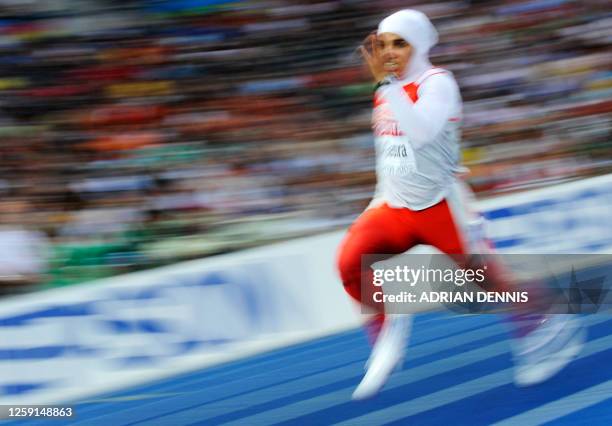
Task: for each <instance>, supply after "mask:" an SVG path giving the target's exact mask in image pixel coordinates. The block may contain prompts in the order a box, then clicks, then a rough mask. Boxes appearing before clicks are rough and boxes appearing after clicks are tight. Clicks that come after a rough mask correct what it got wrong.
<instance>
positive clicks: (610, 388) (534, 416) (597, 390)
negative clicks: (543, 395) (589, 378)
mask: <svg viewBox="0 0 612 426" xmlns="http://www.w3.org/2000/svg"><path fill="white" fill-rule="evenodd" d="M611 398H612V380H608V381H607V382H603V383H600V384H598V385H595V386H592V387H590V388H587V389H583V390H581V391H579V392H576V393H574V394H571V395H568V396H566V397H563V398H561V399H557V400H556V401H553V402H549V403H548V404H544V405H541V406H539V407H537V408H534V409H533V410H529V411H525V412H524V413H521V414H518V415H516V416H513V417H509V418H507V419H504V420H502V421H500V422H497V423H495V424H494V425H493V426H519V425H520V426H531V425H534V426H535V425H541V424H542V423H546V422H550V421H552V420H556V419H558V418H560V417H563V416H567V415H568V414H571V413H573V412H575V411H578V410H582V409H583V408H586V407H590V406H591V405H595V404H598V403H600V402H602V401H605V400H607V399H611Z"/></svg>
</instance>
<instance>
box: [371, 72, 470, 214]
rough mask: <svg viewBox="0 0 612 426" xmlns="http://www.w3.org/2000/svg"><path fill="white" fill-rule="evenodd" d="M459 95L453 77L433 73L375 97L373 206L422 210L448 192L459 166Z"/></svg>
mask: <svg viewBox="0 0 612 426" xmlns="http://www.w3.org/2000/svg"><path fill="white" fill-rule="evenodd" d="M460 121H461V95H460V93H459V88H458V85H457V83H456V82H455V79H454V77H453V76H452V74H451V73H450V72H449V71H447V70H444V69H441V68H434V67H431V68H429V69H427V70H426V71H424V72H422V73H420V75H419V76H418V78H416V79H414V78H405V79H402V80H397V81H394V82H393V83H391V84H389V85H385V86H382V87H381V88H380V89H379V90H378V91H377V92H376V94H375V98H374V111H373V116H372V128H373V131H374V136H375V141H376V174H377V180H378V182H377V188H376V195H375V200H378V201H385V202H387V203H388V204H389V205H390V206H392V207H406V208H409V209H412V210H423V209H426V208H428V207H431V206H433V205H434V204H437V203H438V202H440V201H441V200H442V199H443V198H444V197H445V196H446V195H447V194H448V191H449V190H450V188H451V186H452V184H453V182H454V180H455V175H456V173H457V172H459V171H461V170H462V168H461V167H460V166H459V162H460V151H459V139H460V130H459V128H460Z"/></svg>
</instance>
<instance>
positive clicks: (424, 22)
mask: <svg viewBox="0 0 612 426" xmlns="http://www.w3.org/2000/svg"><path fill="white" fill-rule="evenodd" d="M382 33H394V34H397V35H398V36H400V37H402V38H403V39H404V40H406V41H407V42H408V43H410V45H412V49H413V51H412V57H411V59H410V63H409V65H408V68H407V69H406V70H405V71H404V75H403V76H402V79H407V80H414V79H416V78H417V77H418V76H419V75H421V74H422V73H423V72H425V71H426V70H428V69H429V68H431V62H429V50H430V49H431V48H432V47H434V46H435V45H436V43H438V32H437V31H436V28H435V27H434V26H433V24H432V23H431V21H430V20H429V18H427V15H425V14H424V13H422V12H419V11H417V10H413V9H404V10H400V11H399V12H395V13H394V14H392V15H389V16H387V17H386V18H385V19H383V20H382V21H381V22H380V24H379V25H378V31H377V34H382Z"/></svg>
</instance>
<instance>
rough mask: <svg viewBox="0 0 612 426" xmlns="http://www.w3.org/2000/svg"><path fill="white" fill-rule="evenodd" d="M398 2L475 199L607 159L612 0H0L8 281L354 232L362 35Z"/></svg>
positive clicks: (365, 145)
mask: <svg viewBox="0 0 612 426" xmlns="http://www.w3.org/2000/svg"><path fill="white" fill-rule="evenodd" d="M403 7H416V8H418V9H420V10H422V11H424V12H426V13H427V14H428V15H429V16H430V17H432V18H433V20H434V23H435V24H436V26H437V27H438V29H439V31H440V35H441V43H440V44H439V46H438V47H436V48H435V50H434V52H433V54H432V60H433V62H434V63H435V64H436V65H439V66H443V67H446V68H448V69H450V70H452V71H453V72H454V73H455V75H456V77H457V79H458V81H459V84H460V86H461V89H462V95H463V97H464V101H465V111H464V125H463V135H464V136H463V148H464V162H465V164H466V165H467V166H468V167H469V168H470V169H471V173H470V175H469V176H468V180H469V182H470V183H471V184H472V186H473V187H474V189H475V190H476V191H477V192H480V193H482V195H483V196H487V195H493V194H498V193H501V192H504V191H511V190H519V189H523V188H528V187H533V186H537V185H543V184H548V183H551V182H560V181H563V180H567V179H573V178H577V177H583V176H589V175H596V174H602V173H607V172H610V171H611V170H612V145H611V144H612V142H611V140H610V129H611V127H612V124H611V121H612V119H611V114H610V112H611V111H612V101H610V93H611V91H612V73H611V72H610V65H611V63H612V54H611V51H610V49H609V44H610V39H611V38H612V17H611V15H610V8H609V3H608V2H606V1H604V0H587V1H569V0H532V1H525V0H517V1H511V0H504V1H467V0H465V1H429V2H422V1H421V2H415V1H359V0H329V1H292V0H269V1H266V0H261V1H234V2H223V1H198V0H175V1H165V0H162V1H159V0H157V1H153V0H149V1H145V0H143V1H135V0H132V1H129V0H125V1H110V0H106V1H102V0H100V1H87V0H1V1H0V69H1V73H0V135H1V137H2V143H1V145H0V193H1V194H2V197H1V201H0V216H1V218H0V220H1V225H0V276H2V277H3V278H2V280H3V281H4V283H5V284H6V285H5V288H6V289H9V288H15V287H20V288H22V289H24V288H26V287H24V286H23V284H24V283H28V284H33V285H35V286H34V287H32V286H29V287H27V288H28V289H30V288H40V287H41V283H43V284H44V285H42V286H43V287H44V286H48V285H65V284H70V283H74V282H81V281H85V280H90V279H94V278H99V277H104V276H109V275H113V274H117V273H122V272H126V271H132V270H137V269H142V268H148V267H152V266H157V265H163V264H167V263H170V262H176V261H179V260H184V259H190V258H198V257H202V256H205V255H209V254H214V253H222V252H227V251H231V250H235V249H238V248H243V247H249V246H253V245H257V244H261V243H264V242H269V241H275V240H279V239H284V238H288V237H293V236H298V235H305V234H309V233H313V232H318V231H321V230H327V229H333V228H336V227H338V226H345V225H346V224H347V223H349V222H350V221H351V220H352V219H353V218H354V217H355V215H356V214H358V213H359V212H360V211H361V210H362V209H363V207H364V206H365V205H367V203H368V201H369V197H370V196H371V194H372V190H373V184H374V173H373V170H374V155H373V146H372V137H371V134H370V128H369V122H370V113H371V109H370V108H371V96H372V83H371V82H370V81H368V79H367V73H365V72H364V69H363V67H362V65H361V63H360V60H359V57H358V55H357V54H356V52H355V49H356V48H357V46H358V45H359V43H360V42H361V40H362V39H363V38H364V37H365V36H366V35H367V34H368V33H369V32H370V31H372V30H374V29H375V28H376V25H377V23H378V21H379V20H380V18H381V17H383V16H385V15H387V14H388V13H390V12H391V11H393V10H396V9H399V8H403ZM10 291H14V290H10ZM5 292H9V290H5Z"/></svg>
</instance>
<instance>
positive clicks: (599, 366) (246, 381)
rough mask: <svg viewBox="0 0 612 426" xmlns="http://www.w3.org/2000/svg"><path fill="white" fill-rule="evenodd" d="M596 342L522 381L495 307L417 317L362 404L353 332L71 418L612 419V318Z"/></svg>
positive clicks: (206, 421)
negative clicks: (377, 387)
mask: <svg viewBox="0 0 612 426" xmlns="http://www.w3.org/2000/svg"><path fill="white" fill-rule="evenodd" d="M584 320H585V322H586V323H587V324H588V326H589V328H588V335H589V337H588V339H589V341H588V343H587V345H586V346H585V349H584V350H583V351H582V353H581V354H580V355H579V357H578V358H577V359H576V360H575V361H574V362H573V363H572V364H570V366H569V367H568V368H566V369H565V370H564V371H563V372H562V373H561V374H559V375H557V376H556V377H554V378H553V379H551V380H549V381H548V382H546V383H544V384H541V385H538V386H535V387H531V388H527V389H518V388H516V387H515V386H514V385H513V384H512V361H511V357H510V342H509V340H508V337H509V336H508V334H507V332H506V327H505V325H504V324H503V323H501V322H500V319H499V317H498V316H495V315H472V316H457V315H449V314H442V313H429V314H423V315H419V316H417V318H416V320H415V324H414V328H413V334H412V337H411V342H410V345H409V349H408V352H407V359H406V362H405V364H404V368H403V369H402V370H401V371H398V372H396V373H395V374H394V375H393V376H392V378H391V379H390V381H389V383H387V386H386V387H385V389H384V390H383V392H382V393H381V394H380V395H379V396H378V397H377V398H375V399H372V400H369V401H365V402H363V401H362V402H352V401H351V400H350V396H351V393H352V391H353V389H354V388H355V386H356V385H357V383H358V382H359V381H360V379H361V377H362V375H363V368H364V362H365V360H366V359H367V357H368V355H369V346H368V344H367V342H366V339H365V336H364V335H363V333H362V332H361V331H360V330H352V331H348V332H344V333H341V334H337V335H334V336H329V337H325V338H322V339H318V340H315V341H311V342H308V343H303V344H300V345H296V346H292V347H288V348H285V349H282V350H277V351H274V352H269V353H265V354H261V355H258V356H255V357H251V358H247V359H243V360H240V361H236V362H232V363H228V364H223V365H219V366H215V367H212V368H206V369H203V370H200V371H195V372H192V373H190V374H184V375H181V376H177V377H174V378H172V379H169V380H165V381H161V382H157V383H153V384H148V385H144V386H139V387H135V388H131V389H126V390H123V391H120V392H116V393H113V394H108V395H102V396H99V397H97V398H91V399H88V400H84V401H79V402H75V403H74V408H75V411H76V417H75V418H74V419H73V420H72V421H71V422H65V421H61V420H60V421H53V422H51V421H46V422H43V421H20V422H10V423H7V424H15V425H39V424H55V425H59V424H75V425H81V426H86V425H87V426H94V425H95V426H120V425H147V426H148V425H167V426H182V425H207V426H208V425H220V424H231V425H241V426H243V425H247V426H251V425H271V424H283V425H293V424H295V425H328V424H342V425H382V424H390V425H400V424H401V425H404V424H409V425H419V426H420V425H453V426H454V425H470V426H474V425H491V424H496V425H520V426H526V425H531V424H534V425H535V424H559V425H577V424H588V425H612V333H611V331H612V328H611V326H612V316H610V315H609V314H598V315H590V316H585V317H584Z"/></svg>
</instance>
